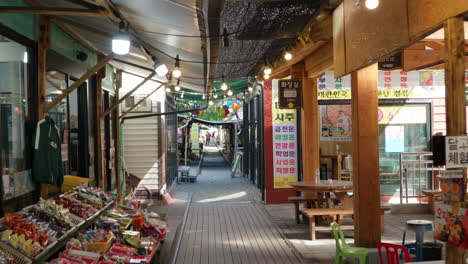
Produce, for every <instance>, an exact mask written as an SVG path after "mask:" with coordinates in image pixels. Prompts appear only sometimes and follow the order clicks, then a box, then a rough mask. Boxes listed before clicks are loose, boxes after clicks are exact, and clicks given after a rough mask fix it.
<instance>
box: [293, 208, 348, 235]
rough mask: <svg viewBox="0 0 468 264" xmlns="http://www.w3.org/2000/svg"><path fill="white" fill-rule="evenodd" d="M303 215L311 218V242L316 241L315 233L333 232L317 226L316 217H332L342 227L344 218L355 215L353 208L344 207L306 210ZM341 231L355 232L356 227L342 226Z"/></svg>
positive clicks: (326, 227) (328, 228)
mask: <svg viewBox="0 0 468 264" xmlns="http://www.w3.org/2000/svg"><path fill="white" fill-rule="evenodd" d="M302 213H303V214H304V215H305V216H307V217H309V224H310V239H311V240H315V231H321V230H331V229H330V227H329V226H315V217H316V216H332V217H333V220H334V221H337V222H338V223H339V224H340V225H341V223H342V220H343V216H346V215H350V216H352V215H353V214H354V212H353V209H352V208H344V207H335V208H313V209H304V210H302ZM341 229H343V230H354V225H341Z"/></svg>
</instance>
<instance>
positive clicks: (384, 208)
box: [380, 202, 392, 233]
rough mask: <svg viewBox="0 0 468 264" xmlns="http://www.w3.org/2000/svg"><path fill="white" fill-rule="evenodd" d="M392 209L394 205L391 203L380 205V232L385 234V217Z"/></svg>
mask: <svg viewBox="0 0 468 264" xmlns="http://www.w3.org/2000/svg"><path fill="white" fill-rule="evenodd" d="M391 209H392V204H390V203H384V202H381V203H380V232H382V233H383V232H384V226H385V219H384V215H385V212H386V211H390V210H391Z"/></svg>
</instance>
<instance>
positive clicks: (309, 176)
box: [291, 61, 320, 197]
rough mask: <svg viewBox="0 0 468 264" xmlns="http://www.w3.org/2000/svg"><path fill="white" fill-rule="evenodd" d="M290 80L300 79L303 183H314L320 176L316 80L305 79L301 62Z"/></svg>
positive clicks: (293, 71) (296, 66)
mask: <svg viewBox="0 0 468 264" xmlns="http://www.w3.org/2000/svg"><path fill="white" fill-rule="evenodd" d="M291 78H293V79H302V91H301V92H302V108H301V115H302V116H301V119H302V123H301V128H302V137H301V142H300V144H301V145H302V175H303V181H315V177H319V175H320V154H319V151H320V137H319V109H318V98H317V79H315V78H314V79H309V78H308V77H307V73H306V71H305V64H304V62H303V61H302V62H300V63H297V64H295V65H293V66H292V67H291ZM298 143H299V142H298ZM305 195H306V196H314V197H315V196H316V194H315V193H313V194H307V193H306V194H305Z"/></svg>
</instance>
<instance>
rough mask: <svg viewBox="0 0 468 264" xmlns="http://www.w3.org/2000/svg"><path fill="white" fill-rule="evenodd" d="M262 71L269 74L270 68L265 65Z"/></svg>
mask: <svg viewBox="0 0 468 264" xmlns="http://www.w3.org/2000/svg"><path fill="white" fill-rule="evenodd" d="M263 73H264V74H268V75H270V74H271V68H270V67H268V66H266V67H265V69H263Z"/></svg>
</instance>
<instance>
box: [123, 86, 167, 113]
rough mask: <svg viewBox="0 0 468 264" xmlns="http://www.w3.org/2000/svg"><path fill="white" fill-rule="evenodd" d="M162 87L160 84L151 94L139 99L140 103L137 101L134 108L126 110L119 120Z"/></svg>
mask: <svg viewBox="0 0 468 264" xmlns="http://www.w3.org/2000/svg"><path fill="white" fill-rule="evenodd" d="M162 86H163V84H160V85H159V86H158V87H156V89H154V90H153V91H152V92H151V93H149V94H147V95H146V96H145V97H143V98H141V100H140V101H138V102H137V103H136V104H135V105H134V106H132V107H131V108H130V109H128V110H127V111H126V112H125V113H124V114H122V115H121V116H120V118H123V117H124V116H126V115H127V114H128V113H130V112H132V110H133V109H135V108H137V107H138V106H139V105H140V104H141V103H143V102H144V101H146V99H148V98H149V97H150V96H151V95H152V94H154V93H155V92H157V91H158V90H159V89H160V88H161V87H162Z"/></svg>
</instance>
